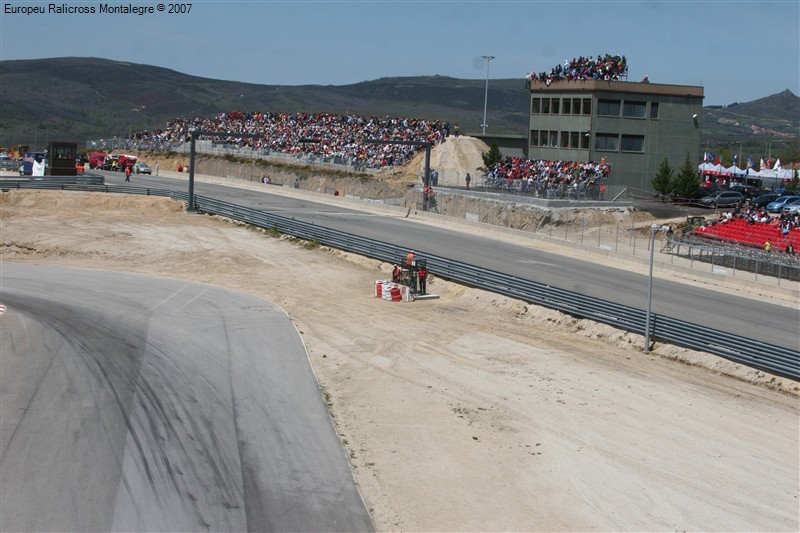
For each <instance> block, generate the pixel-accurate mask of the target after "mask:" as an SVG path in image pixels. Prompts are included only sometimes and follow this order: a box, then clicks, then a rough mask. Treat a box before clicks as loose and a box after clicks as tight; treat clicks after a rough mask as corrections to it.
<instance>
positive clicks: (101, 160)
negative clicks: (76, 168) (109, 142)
mask: <svg viewBox="0 0 800 533" xmlns="http://www.w3.org/2000/svg"><path fill="white" fill-rule="evenodd" d="M106 155H107V154H106V153H105V152H92V153H90V154H89V168H91V169H95V168H103V165H105V162H106Z"/></svg>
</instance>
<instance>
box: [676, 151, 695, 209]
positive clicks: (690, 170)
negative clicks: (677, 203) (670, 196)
mask: <svg viewBox="0 0 800 533" xmlns="http://www.w3.org/2000/svg"><path fill="white" fill-rule="evenodd" d="M698 187H700V179H699V178H698V176H697V169H696V168H695V166H694V164H693V163H692V160H691V158H690V157H689V154H688V153H687V154H686V162H685V163H684V164H683V166H682V167H681V168H680V170H679V171H678V175H677V176H675V178H674V179H673V180H672V192H674V193H675V195H676V196H678V197H679V198H688V197H689V195H690V194H692V193H693V192H694V191H696V190H697V189H698Z"/></svg>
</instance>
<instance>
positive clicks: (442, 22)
mask: <svg viewBox="0 0 800 533" xmlns="http://www.w3.org/2000/svg"><path fill="white" fill-rule="evenodd" d="M102 3H104V2H97V1H95V2H84V1H81V2H77V1H71V0H61V1H59V0H55V4H56V5H58V6H61V5H62V4H63V5H67V6H70V7H94V9H95V10H96V11H98V10H99V6H100V5H101V4H102ZM107 3H108V4H109V5H120V4H122V5H128V4H132V5H135V6H152V7H154V8H155V7H156V6H157V5H158V4H159V2H158V1H157V0H131V1H130V2H107ZM164 4H166V2H164ZM191 4H192V7H191V12H190V13H189V14H172V15H170V14H167V13H166V12H162V13H159V12H156V13H154V14H152V15H150V14H147V15H143V16H138V15H112V14H100V13H94V14H72V15H70V14H34V15H21V14H12V13H8V12H7V10H8V9H9V7H8V6H12V7H19V6H44V7H45V8H47V6H48V3H47V2H39V1H34V2H31V1H27V2H26V1H15V0H4V1H3V10H2V11H0V58H2V59H3V60H12V59H38V58H49V57H65V56H79V57H101V58H106V59H114V60H120V61H130V62H134V63H142V64H147V65H155V66H160V67H166V68H170V69H173V70H176V71H179V72H182V73H186V74H192V75H196V76H202V77H207V78H214V79H223V80H235V81H244V82H251V83H262V84H275V85H302V84H319V85H344V84H349V83H357V82H360V81H366V80H373V79H377V78H381V77H391V76H419V75H434V74H439V75H443V76H452V77H455V78H463V79H480V80H483V79H485V78H486V61H484V60H483V59H481V56H483V55H492V56H495V59H494V60H492V61H491V62H490V64H489V78H490V80H491V79H492V78H519V79H520V80H522V79H523V78H524V77H525V75H526V74H527V73H529V72H531V71H535V72H541V71H549V70H550V68H552V67H553V66H555V65H557V64H559V63H563V62H564V60H565V59H571V58H573V57H577V56H580V55H584V56H587V55H592V56H596V55H597V54H605V53H611V54H619V55H625V56H626V57H627V59H628V65H629V79H630V80H634V81H638V80H640V79H641V78H642V77H643V76H645V75H648V76H649V77H650V80H651V82H652V83H669V84H686V85H703V86H704V87H705V95H706V99H705V105H727V104H731V103H733V102H747V101H750V100H755V99H758V98H762V97H765V96H769V95H772V94H775V93H778V92H781V91H783V90H784V89H789V90H791V91H792V92H793V93H794V94H800V67H799V65H800V33H799V32H800V0H783V1H737V0H728V1H702V0H700V1H662V2H658V1H644V2H643V1H616V2H611V1H608V2H600V1H569V0H566V1H560V2H545V1H529V0H520V1H503V0H497V1H464V0H461V1H434V0H428V1H413V0H404V1H292V2H281V1H266V0H250V1H237V0H231V1H220V0H199V1H198V0H195V1H192V2H191ZM98 75H102V74H101V73H98Z"/></svg>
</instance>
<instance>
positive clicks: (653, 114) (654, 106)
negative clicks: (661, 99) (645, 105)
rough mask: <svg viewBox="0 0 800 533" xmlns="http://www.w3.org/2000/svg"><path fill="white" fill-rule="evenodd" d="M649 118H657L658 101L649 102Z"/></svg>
mask: <svg viewBox="0 0 800 533" xmlns="http://www.w3.org/2000/svg"><path fill="white" fill-rule="evenodd" d="M650 118H658V102H651V103H650Z"/></svg>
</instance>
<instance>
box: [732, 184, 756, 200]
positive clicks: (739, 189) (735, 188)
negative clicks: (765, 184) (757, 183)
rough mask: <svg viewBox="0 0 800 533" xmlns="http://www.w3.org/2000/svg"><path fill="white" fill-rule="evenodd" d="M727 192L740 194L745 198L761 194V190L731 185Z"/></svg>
mask: <svg viewBox="0 0 800 533" xmlns="http://www.w3.org/2000/svg"><path fill="white" fill-rule="evenodd" d="M728 190H731V191H737V192H740V193H742V194H744V196H745V198H755V197H756V196H758V195H759V194H761V189H759V188H758V187H751V186H749V185H731V186H730V187H729V188H728Z"/></svg>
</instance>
